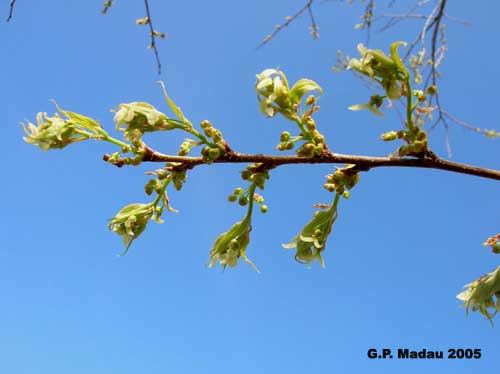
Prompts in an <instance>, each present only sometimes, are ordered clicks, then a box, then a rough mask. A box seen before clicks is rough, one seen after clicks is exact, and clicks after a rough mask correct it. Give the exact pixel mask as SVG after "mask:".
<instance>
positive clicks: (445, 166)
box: [104, 147, 500, 180]
mask: <svg viewBox="0 0 500 374" xmlns="http://www.w3.org/2000/svg"><path fill="white" fill-rule="evenodd" d="M107 159H109V155H105V156H104V160H107ZM142 161H143V162H175V163H181V164H183V166H184V167H185V168H187V169H191V168H193V167H195V166H198V165H202V164H205V161H204V160H203V159H202V158H201V157H184V156H173V155H166V154H162V153H159V152H157V151H155V150H153V149H151V148H148V147H146V155H145V156H144V158H143V160H142ZM214 162H215V163H256V162H258V163H263V164H265V165H266V166H267V167H269V168H274V167H277V166H281V165H288V164H355V165H357V169H358V170H359V171H368V170H370V169H374V168H377V167H414V168H426V169H438V170H445V171H451V172H455V173H460V174H467V175H474V176H477V177H481V178H488V179H494V180H500V170H494V169H487V168H483V167H478V166H473V165H467V164H461V163H457V162H452V161H448V160H443V159H441V158H439V157H437V156H435V155H433V154H432V153H430V154H429V155H427V156H426V157H422V158H399V157H397V158H394V157H371V156H357V155H346V154H340V153H332V152H325V153H324V154H323V155H321V156H319V157H313V158H306V157H298V156H278V155H263V154H244V153H238V152H233V151H232V152H228V153H226V154H225V155H223V156H222V157H220V158H218V159H217V160H215V161H214ZM115 164H116V165H117V166H123V163H120V162H119V161H117V162H116V163H115Z"/></svg>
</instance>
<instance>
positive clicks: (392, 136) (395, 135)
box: [380, 131, 398, 142]
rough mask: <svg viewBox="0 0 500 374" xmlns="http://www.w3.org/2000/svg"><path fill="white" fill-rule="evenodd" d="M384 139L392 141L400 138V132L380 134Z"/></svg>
mask: <svg viewBox="0 0 500 374" xmlns="http://www.w3.org/2000/svg"><path fill="white" fill-rule="evenodd" d="M380 137H381V138H382V140H384V141H386V142H390V141H392V140H395V139H397V138H398V133H397V132H396V131H389V132H386V133H384V134H382V135H381V136H380Z"/></svg>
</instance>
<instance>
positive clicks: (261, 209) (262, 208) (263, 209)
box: [260, 205, 269, 213]
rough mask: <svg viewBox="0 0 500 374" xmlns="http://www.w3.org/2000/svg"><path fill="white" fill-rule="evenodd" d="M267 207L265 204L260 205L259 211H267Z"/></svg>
mask: <svg viewBox="0 0 500 374" xmlns="http://www.w3.org/2000/svg"><path fill="white" fill-rule="evenodd" d="M268 209H269V208H268V207H267V205H261V207H260V211H261V212H262V213H267V211H268Z"/></svg>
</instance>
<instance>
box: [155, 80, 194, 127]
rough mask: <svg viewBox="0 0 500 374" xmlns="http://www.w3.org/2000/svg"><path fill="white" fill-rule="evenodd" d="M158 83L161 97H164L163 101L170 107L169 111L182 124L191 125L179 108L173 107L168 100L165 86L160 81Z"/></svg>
mask: <svg viewBox="0 0 500 374" xmlns="http://www.w3.org/2000/svg"><path fill="white" fill-rule="evenodd" d="M158 83H159V84H160V85H161V88H162V90H163V95H164V96H165V100H166V101H167V104H168V106H169V107H170V109H172V112H174V113H175V115H176V116H177V118H179V119H180V120H181V121H182V122H185V123H188V124H191V122H190V121H189V120H188V119H187V118H186V117H185V116H184V114H183V113H182V110H181V108H179V107H178V106H177V105H175V103H174V101H173V100H172V99H171V98H170V96H168V93H167V88H166V87H165V84H164V83H163V82H162V81H158Z"/></svg>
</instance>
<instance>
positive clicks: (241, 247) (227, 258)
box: [208, 216, 259, 272]
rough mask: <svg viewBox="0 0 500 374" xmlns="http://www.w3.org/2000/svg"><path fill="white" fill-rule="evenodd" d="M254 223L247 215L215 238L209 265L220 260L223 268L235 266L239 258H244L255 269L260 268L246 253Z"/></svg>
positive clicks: (212, 265) (211, 265)
mask: <svg viewBox="0 0 500 374" xmlns="http://www.w3.org/2000/svg"><path fill="white" fill-rule="evenodd" d="M251 230H252V224H251V220H250V216H247V217H245V219H243V220H242V221H240V222H237V223H235V224H234V225H233V226H232V227H231V228H230V229H229V231H227V232H224V233H222V234H221V235H219V237H218V238H217V239H216V240H215V242H214V245H213V246H212V249H211V250H210V261H209V264H208V267H214V266H215V265H216V264H217V262H219V263H220V264H221V265H222V267H223V268H225V267H226V266H227V265H229V267H235V266H236V265H238V259H239V258H242V259H243V260H244V261H245V262H246V263H247V264H249V265H250V266H251V267H252V268H254V269H255V271H257V272H259V269H257V267H256V266H255V265H254V263H253V262H252V261H250V260H249V259H248V257H247V255H246V249H247V247H248V244H249V243H250V231H251Z"/></svg>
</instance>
